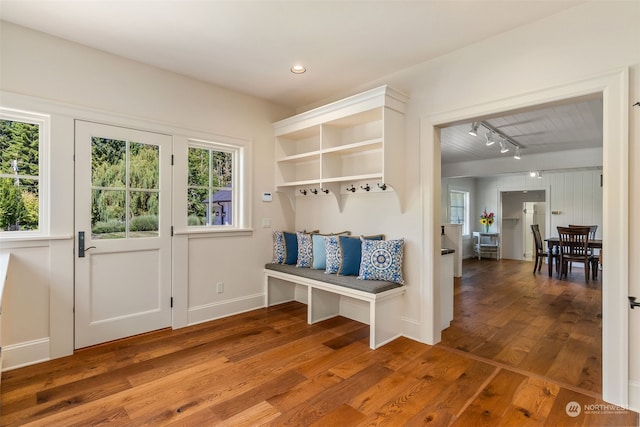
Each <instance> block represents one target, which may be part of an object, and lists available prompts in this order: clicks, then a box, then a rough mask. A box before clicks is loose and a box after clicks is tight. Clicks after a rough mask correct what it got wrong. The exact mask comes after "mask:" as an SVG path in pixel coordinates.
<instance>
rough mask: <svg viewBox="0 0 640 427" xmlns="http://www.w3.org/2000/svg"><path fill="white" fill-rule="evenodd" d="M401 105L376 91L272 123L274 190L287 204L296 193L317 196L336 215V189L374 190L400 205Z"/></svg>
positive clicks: (392, 94)
mask: <svg viewBox="0 0 640 427" xmlns="http://www.w3.org/2000/svg"><path fill="white" fill-rule="evenodd" d="M406 101H407V96H406V95H404V94H403V93H401V92H399V91H397V90H395V89H393V88H391V87H389V86H381V87H379V88H376V89H372V90H369V91H367V92H364V93H361V94H359V95H354V96H352V97H349V98H345V99H343V100H340V101H336V102H334V103H331V104H328V105H325V106H323V107H319V108H316V109H313V110H310V111H307V112H304V113H301V114H298V115H296V116H293V117H290V118H287V119H284V120H281V121H279V122H276V123H274V124H273V127H274V132H275V137H276V148H275V153H276V187H277V190H278V191H282V192H285V193H287V194H288V195H289V196H290V197H292V201H293V196H294V194H295V192H296V190H312V189H315V190H321V191H317V194H319V195H323V194H332V195H333V196H334V197H335V198H336V200H337V201H338V207H339V209H340V210H342V197H343V194H342V193H343V191H342V187H345V188H346V186H347V185H354V186H355V187H356V188H360V185H357V184H359V183H363V184H364V183H366V184H369V186H370V187H372V188H376V189H378V188H380V187H378V185H377V184H380V186H381V187H382V188H385V186H386V190H385V191H390V190H391V189H393V191H395V192H396V194H397V195H398V199H399V200H400V201H401V200H402V198H401V196H402V193H403V187H404V179H403V178H404V170H403V162H404V150H403V146H404V111H405V106H406ZM383 184H385V185H383ZM401 207H402V203H401Z"/></svg>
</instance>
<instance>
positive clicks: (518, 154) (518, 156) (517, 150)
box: [513, 147, 520, 160]
mask: <svg viewBox="0 0 640 427" xmlns="http://www.w3.org/2000/svg"><path fill="white" fill-rule="evenodd" d="M513 158H514V159H516V160H520V147H516V153H515V154H514V155H513Z"/></svg>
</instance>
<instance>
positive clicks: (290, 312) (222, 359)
mask: <svg viewBox="0 0 640 427" xmlns="http://www.w3.org/2000/svg"><path fill="white" fill-rule="evenodd" d="M522 264H525V265H527V266H530V265H531V264H529V263H517V262H508V261H501V262H499V263H498V262H494V263H493V264H489V265H490V266H491V267H492V268H494V269H495V270H496V272H497V273H498V275H497V276H496V277H495V278H494V279H493V282H504V281H513V286H514V287H517V288H518V289H523V288H525V285H524V283H523V282H526V281H527V280H526V279H527V277H525V275H524V273H523V272H520V271H521V270H522V271H524V267H522ZM471 267H473V264H470V268H469V269H468V272H469V276H470V280H476V278H477V280H478V283H480V282H481V281H482V279H481V278H482V277H485V275H483V274H481V273H480V271H479V269H474V268H471ZM474 271H476V273H473V272H474ZM528 274H529V277H528V279H529V281H531V279H532V275H531V272H530V271H529V272H528ZM478 276H479V277H478ZM543 279H544V280H547V279H548V278H547V277H546V276H544V277H543V276H540V277H539V278H538V277H537V276H536V278H535V280H536V281H537V280H543ZM521 282H522V283H521ZM468 286H471V285H470V284H469V283H467V282H466V278H465V283H464V285H462V284H460V283H458V285H457V287H456V293H457V294H458V296H460V294H461V293H462V294H465V293H467V295H468V296H471V295H472V293H474V292H475V293H476V297H477V296H479V294H478V292H480V290H479V289H477V288H484V289H485V296H484V297H483V298H484V299H478V298H476V302H475V303H471V302H470V301H469V302H468V303H464V300H465V298H464V297H463V298H462V299H461V301H460V302H458V303H457V305H456V308H457V309H460V307H459V306H460V304H468V307H467V308H468V311H465V313H468V315H465V316H463V318H462V319H460V320H459V321H458V320H456V322H454V325H453V326H452V328H451V330H450V331H447V332H446V333H445V338H446V343H447V345H451V346H452V347H447V346H445V345H444V344H439V345H437V346H429V345H425V344H420V343H417V342H415V341H412V340H409V339H406V338H400V339H397V340H395V341H393V342H392V343H389V344H387V345H385V346H383V347H382V348H380V349H378V350H375V351H373V350H370V349H369V348H368V327H367V326H366V325H362V324H361V323H358V322H355V321H352V320H349V319H345V318H342V317H338V318H334V319H330V320H327V321H324V322H321V323H318V324H315V325H307V324H306V307H305V306H304V305H302V304H299V303H287V304H283V305H280V306H277V307H274V308H270V309H261V310H255V311H252V312H249V313H244V314H240V315H237V316H232V317H228V318H225V319H221V320H216V321H212V322H208V323H205V324H201V325H196V326H192V327H188V328H183V329H179V330H176V331H169V330H164V331H158V332H154V333H149V334H146V335H142V336H138V337H132V338H129V339H125V340H120V341H117V342H113V343H108V344H104V345H101V346H96V347H92V348H88V349H84V350H81V351H78V352H76V354H74V355H73V356H70V357H66V358H61V359H57V360H54V361H50V362H46V363H41V364H38V365H35V366H30V367H26V368H21V369H16V370H12V371H8V372H5V373H3V376H2V385H1V395H0V396H1V397H2V407H1V411H2V412H1V416H0V425H2V426H17V425H25V424H28V425H33V426H65V427H67V426H97V425H103V424H109V425H125V426H142V425H144V426H156V425H158V426H160V425H176V426H209V425H228V426H259V425H274V426H277V425H291V426H310V425H314V426H322V425H325V426H358V425H363V426H364V425H390V426H405V425H419V426H423V425H434V426H442V425H455V426H469V425H488V426H501V425H503V426H525V425H548V426H560V425H562V426H572V425H581V426H616V425H617V426H633V425H637V423H638V416H637V414H635V413H633V412H631V411H624V410H620V411H608V412H614V413H605V412H607V411H604V410H602V408H601V409H599V413H585V411H582V413H580V414H579V415H578V416H577V417H575V418H574V417H569V416H568V415H567V411H566V408H567V404H568V403H569V402H577V403H578V404H579V405H581V407H585V406H584V405H591V404H604V402H602V401H601V400H600V399H598V397H597V396H598V394H599V391H598V390H599V389H598V387H600V385H599V382H598V381H597V380H596V379H597V378H598V376H599V375H600V374H599V371H598V370H597V369H596V367H595V365H598V363H599V360H600V359H599V355H598V359H597V361H596V360H593V361H591V360H590V357H591V356H586V357H585V356H584V355H583V354H582V353H581V351H583V350H584V349H585V347H586V348H590V347H596V346H595V345H593V346H592V345H591V344H590V345H587V346H583V345H581V344H580V343H581V342H582V341H586V342H589V343H591V341H590V340H591V339H592V338H593V337H594V336H595V335H597V334H595V335H594V332H593V331H591V328H592V327H593V326H594V325H591V324H590V322H594V323H597V322H595V321H593V320H588V319H590V317H589V316H590V315H589V316H586V313H591V310H592V309H591V305H592V304H594V302H593V301H592V299H593V298H596V297H595V296H590V292H583V293H581V292H578V291H577V290H575V289H574V287H575V286H578V283H577V282H576V283H574V284H568V285H566V286H564V285H563V284H559V283H553V282H544V283H542V282H541V283H540V284H538V285H537V286H539V287H541V289H539V290H534V289H530V290H528V291H524V290H518V291H513V290H509V289H506V288H505V289H504V290H502V291H500V292H501V294H496V293H495V292H496V291H497V290H498V289H502V288H501V287H497V288H493V290H492V289H490V284H489V283H486V282H485V284H484V285H479V286H477V287H476V288H468ZM581 286H582V287H584V285H583V284H582V285H581ZM556 287H557V288H558V289H554V288H556ZM507 288H508V287H507ZM563 288H564V289H563ZM596 288H597V287H596ZM596 288H593V289H591V290H593V291H595V289H596ZM589 289H590V288H589ZM574 292H575V294H574ZM521 293H522V296H520V297H519V298H516V299H520V300H522V301H528V302H530V304H529V306H530V307H529V308H528V309H523V310H519V311H523V312H531V313H533V312H535V311H541V312H544V313H546V314H545V315H543V316H541V317H540V319H539V320H536V322H539V323H536V327H533V325H522V324H526V323H527V322H528V321H529V318H525V317H522V316H524V314H516V315H513V314H506V313H507V311H508V310H507V307H508V306H509V304H508V303H507V302H506V301H507V300H508V299H509V298H514V297H517V296H518V295H521ZM535 301H539V302H537V303H536V302H535ZM542 301H547V302H548V305H550V306H551V308H548V307H546V306H545V305H544V304H543V302H542ZM574 302H575V303H577V306H576V308H575V309H570V308H569V306H571V305H572V304H574ZM596 305H597V304H596ZM473 310H477V311H478V312H482V313H483V316H481V317H480V318H479V320H477V324H475V325H474V322H475V321H474V320H473V318H472V317H473V316H472V315H471V313H472V312H473ZM552 312H554V313H555V312H560V313H561V314H559V315H556V314H552ZM583 313H585V315H584V317H585V320H578V318H580V319H582V317H583ZM547 318H548V319H547ZM596 318H597V317H596ZM551 319H560V320H559V322H560V323H555V322H556V321H555V320H554V321H553V324H555V325H556V327H554V326H551V325H548V323H550V322H551ZM565 323H566V324H565ZM595 327H596V328H597V329H599V326H597V325H595ZM465 328H468V330H469V331H472V332H470V333H469V336H470V338H469V339H468V340H465V339H463V335H465V333H464V332H463V331H464V330H465ZM544 328H546V329H545V331H546V332H544V333H543V335H545V334H546V335H549V337H548V338H547V339H550V340H553V341H554V342H555V341H564V346H561V348H560V349H559V350H555V347H554V350H553V351H551V350H544V349H543V348H540V349H538V347H544V348H546V345H545V344H544V339H545V338H540V337H537V335H538V334H539V333H538V332H535V333H534V330H537V329H544ZM501 329H502V330H503V331H504V332H503V333H504V334H506V336H505V337H502V338H501V337H500V335H501V333H500V332H499V331H500V330H501ZM536 337H537V338H536ZM588 337H591V338H589V339H587V338H588ZM526 338H528V339H530V340H534V341H535V340H542V344H535V343H534V344H531V342H530V341H527V340H526ZM521 341H522V342H521ZM573 341H576V342H575V343H574V342H573ZM516 343H518V344H516ZM587 351H588V350H587ZM570 353H573V359H572V358H571V357H570V356H571V354H570ZM554 355H555V356H554ZM538 359H539V361H537V360H538ZM563 359H567V360H565V361H563ZM583 359H584V361H583ZM564 363H570V364H569V365H568V366H566V370H567V371H571V372H566V373H560V372H558V371H560V370H561V369H560V366H562V364H564ZM574 365H579V367H575V366H574ZM592 365H593V368H592ZM543 366H547V368H546V370H544V369H543V368H541V367H543ZM574 369H577V370H578V371H579V373H578V374H575V373H572V371H573V370H574ZM585 369H586V370H587V371H589V370H590V369H593V370H594V372H596V371H597V372H598V373H597V374H595V373H594V374H592V373H590V372H589V373H588V374H587V373H586V372H585ZM556 374H557V375H556ZM591 408H599V407H591ZM592 412H596V411H592Z"/></svg>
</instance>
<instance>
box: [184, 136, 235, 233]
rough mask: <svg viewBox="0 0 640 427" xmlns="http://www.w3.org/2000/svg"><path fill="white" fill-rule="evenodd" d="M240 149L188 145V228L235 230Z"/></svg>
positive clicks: (216, 145)
mask: <svg viewBox="0 0 640 427" xmlns="http://www.w3.org/2000/svg"><path fill="white" fill-rule="evenodd" d="M240 152H241V151H240V148H239V147H234V146H229V145H223V144H216V143H205V142H190V143H189V160H188V167H189V172H188V173H189V178H188V186H187V205H188V206H187V215H188V218H187V220H188V225H189V226H190V227H193V226H212V227H237V226H238V224H237V222H238V212H239V200H240V199H241V198H240V197H239V189H238V188H237V184H236V183H237V182H238V177H237V174H238V169H239V168H238V162H239V156H240Z"/></svg>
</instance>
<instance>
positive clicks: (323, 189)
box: [320, 188, 329, 194]
mask: <svg viewBox="0 0 640 427" xmlns="http://www.w3.org/2000/svg"><path fill="white" fill-rule="evenodd" d="M320 191H322V192H323V193H324V194H329V190H328V189H326V188H321V189H320Z"/></svg>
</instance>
